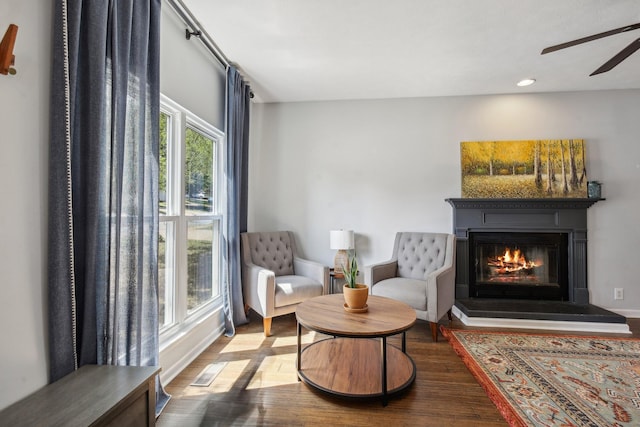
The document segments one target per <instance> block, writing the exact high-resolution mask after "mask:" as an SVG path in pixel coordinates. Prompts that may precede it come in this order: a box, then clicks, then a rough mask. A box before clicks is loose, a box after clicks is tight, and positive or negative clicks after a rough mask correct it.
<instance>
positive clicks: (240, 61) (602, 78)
mask: <svg viewBox="0 0 640 427" xmlns="http://www.w3.org/2000/svg"><path fill="white" fill-rule="evenodd" d="M183 2H184V4H185V5H186V6H187V7H188V8H189V10H190V11H191V12H192V13H193V15H195V16H196V18H197V19H198V21H199V22H200V24H201V26H202V27H203V28H204V30H205V31H206V32H207V33H208V34H209V35H210V36H211V38H212V39H213V40H214V42H215V43H216V44H217V45H218V47H219V48H220V50H221V51H222V52H223V53H224V55H225V56H226V57H227V58H228V59H229V60H230V61H231V62H233V63H234V64H236V65H237V66H238V68H239V69H240V70H241V71H242V73H243V75H244V76H245V78H246V79H247V80H249V82H250V84H251V86H252V88H253V90H254V93H255V95H256V97H255V99H254V100H256V101H257V102H294V101H319V100H338V99H378V98H407V97H431V96H457V95H483V94H504V93H523V92H559V91H583V90H603V89H631V88H634V89H638V88H640V51H638V52H636V53H635V54H634V55H631V56H630V57H629V58H627V59H626V60H625V61H623V62H622V63H621V64H620V65H618V66H617V67H616V68H614V69H613V70H611V71H609V72H607V73H604V74H600V75H597V76H593V77H589V74H590V73H591V72H593V71H594V70H595V69H597V68H598V67H599V66H600V65H602V64H604V63H605V62H606V61H607V60H609V59H610V58H611V57H612V56H614V55H615V54H617V53H618V52H619V51H620V50H622V49H623V48H624V47H626V46H627V45H628V44H629V43H631V42H632V41H633V40H635V39H637V38H639V37H640V30H635V31H630V32H627V33H623V34H618V35H614V36H611V37H607V38H603V39H600V40H596V41H592V42H590V43H586V44H583V45H580V46H574V47H571V48H568V49H564V50H560V51H557V52H553V53H550V54H547V55H544V56H543V55H540V52H541V51H542V49H543V48H545V47H547V46H551V45H555V44H559V43H562V42H566V41H570V40H574V39H577V38H581V37H585V36H588V35H591V34H595V33H600V32H603V31H608V30H611V29H614V28H618V27H623V26H626V25H630V24H634V23H637V22H640V1H638V0H517V1H514V0H394V1H390V0H243V1H232V0H224V1H223V0H183ZM525 77H531V78H534V79H536V80H537V82H536V83H535V84H534V85H532V86H528V87H525V88H520V87H517V86H516V83H517V82H518V81H519V80H521V79H523V78H525Z"/></svg>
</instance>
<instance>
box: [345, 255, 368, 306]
mask: <svg viewBox="0 0 640 427" xmlns="http://www.w3.org/2000/svg"><path fill="white" fill-rule="evenodd" d="M342 269H343V271H344V280H345V281H346V282H347V283H345V285H344V289H343V294H344V302H345V310H347V311H351V312H364V311H366V310H367V298H368V297H369V287H368V286H367V285H363V284H360V283H356V281H357V280H358V261H357V260H356V255H355V253H351V252H349V253H348V255H347V265H343V266H342Z"/></svg>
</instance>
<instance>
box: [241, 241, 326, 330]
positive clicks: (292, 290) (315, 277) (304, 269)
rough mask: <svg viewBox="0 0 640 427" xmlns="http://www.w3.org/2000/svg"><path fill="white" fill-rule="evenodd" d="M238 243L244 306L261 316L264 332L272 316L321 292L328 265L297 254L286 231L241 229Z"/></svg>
mask: <svg viewBox="0 0 640 427" xmlns="http://www.w3.org/2000/svg"><path fill="white" fill-rule="evenodd" d="M240 243H241V258H242V290H243V296H244V304H245V309H247V310H248V308H249V307H251V308H253V309H254V310H255V311H256V312H257V313H258V314H259V315H261V316H262V318H263V325H264V335H265V336H267V337H268V336H269V335H271V319H272V318H273V317H275V316H281V315H283V314H288V313H292V312H294V311H295V310H296V305H297V304H299V303H301V302H302V301H304V300H306V299H309V298H313V297H316V296H319V295H322V294H323V293H325V290H326V289H327V284H328V283H329V267H325V266H324V265H322V264H319V263H317V262H313V261H309V260H305V259H302V258H300V257H299V256H298V255H297V252H296V245H295V241H294V238H293V233H291V232H290V231H275V232H264V233H263V232H254V233H241V234H240Z"/></svg>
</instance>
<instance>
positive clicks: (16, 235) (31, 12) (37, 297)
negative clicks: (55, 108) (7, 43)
mask: <svg viewBox="0 0 640 427" xmlns="http://www.w3.org/2000/svg"><path fill="white" fill-rule="evenodd" d="M52 7H53V6H52V4H50V3H45V2H42V1H38V0H4V1H2V2H0V37H2V36H3V35H4V32H5V31H6V29H7V27H8V26H9V24H15V25H17V26H18V37H17V39H16V44H15V48H14V54H15V56H16V65H15V68H16V70H17V72H18V73H17V74H16V75H14V76H11V75H7V76H4V75H0V145H1V146H2V155H1V156H0V200H1V202H0V203H2V207H1V208H0V339H1V340H2V346H0V384H2V387H0V408H4V407H5V406H8V405H9V404H10V403H12V402H14V401H16V400H18V399H20V398H22V397H24V396H26V395H27V394H29V393H31V392H33V391H34V390H36V389H38V388H39V387H41V386H43V385H44V384H46V383H47V379H48V365H47V361H48V355H47V351H48V350H47V344H46V342H47V338H46V335H47V332H46V329H47V328H46V324H45V318H46V308H45V307H46V300H47V296H46V295H47V294H46V241H47V240H46V237H47V213H46V212H47V171H48V146H49V145H48V134H49V74H50V62H51V54H50V46H51V12H52Z"/></svg>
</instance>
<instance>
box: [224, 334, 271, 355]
mask: <svg viewBox="0 0 640 427" xmlns="http://www.w3.org/2000/svg"><path fill="white" fill-rule="evenodd" d="M264 340H265V336H264V333H262V332H256V333H253V334H236V335H234V337H233V338H232V339H231V342H229V344H227V345H226V346H225V347H224V348H223V349H222V350H221V351H220V353H234V352H237V351H250V350H257V349H259V348H260V346H262V343H263V341H264Z"/></svg>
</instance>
